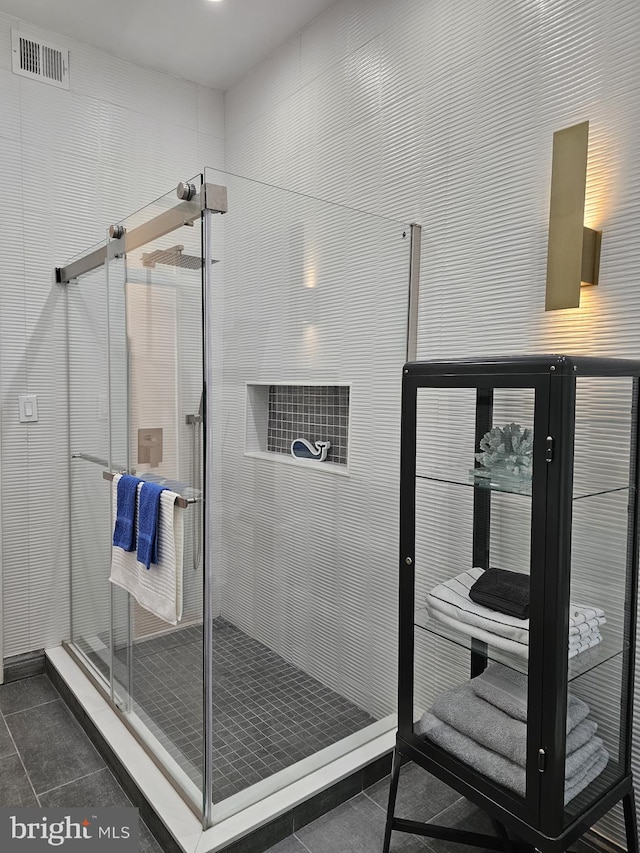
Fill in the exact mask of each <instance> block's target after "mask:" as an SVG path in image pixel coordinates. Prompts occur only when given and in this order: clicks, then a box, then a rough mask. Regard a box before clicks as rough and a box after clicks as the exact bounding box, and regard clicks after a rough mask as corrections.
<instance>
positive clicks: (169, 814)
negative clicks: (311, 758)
mask: <svg viewBox="0 0 640 853" xmlns="http://www.w3.org/2000/svg"><path fill="white" fill-rule="evenodd" d="M46 656H47V669H48V671H49V672H50V674H51V676H52V677H53V680H54V682H55V683H56V684H57V685H58V686H59V687H60V688H61V692H62V696H63V698H64V699H66V700H67V702H68V704H69V705H70V707H71V710H72V711H73V712H74V714H75V715H76V717H77V718H78V719H79V721H80V723H81V724H82V725H83V727H84V728H85V729H86V730H88V733H89V734H90V735H92V736H93V738H94V739H95V740H96V741H97V742H98V743H97V744H96V745H97V746H100V745H102V746H103V750H104V751H105V752H106V755H105V756H104V757H105V758H106V760H107V763H108V764H109V765H110V767H111V769H112V770H113V771H114V773H115V775H116V777H117V778H118V780H119V781H120V782H121V784H122V785H123V787H124V788H125V791H126V793H127V794H128V795H129V797H130V798H131V799H132V801H133V802H134V804H135V805H136V806H138V808H139V809H140V813H141V816H142V817H143V818H144V819H145V821H146V822H147V824H148V825H149V826H150V828H151V829H152V831H153V832H154V834H155V835H156V837H157V838H158V840H159V841H160V843H161V844H162V845H163V846H164V847H165V849H166V850H168V851H169V850H173V851H175V853H216V851H224V850H226V849H227V848H229V847H231V845H233V847H232V848H231V849H232V850H234V851H236V850H241V849H242V847H240V846H238V847H236V845H235V844H234V842H237V841H239V840H240V839H242V838H245V837H246V836H248V835H251V838H252V843H251V849H252V850H256V851H257V850H266V849H267V848H268V847H270V846H272V845H274V844H277V843H278V841H280V840H282V839H283V838H285V837H287V836H288V835H291V834H292V833H293V831H294V828H296V827H298V828H299V826H301V825H304V823H308V822H309V820H313V819H314V818H315V817H319V816H320V815H321V814H323V813H324V812H326V811H329V810H330V809H331V808H333V807H334V806H335V805H337V804H338V802H340V801H344V800H346V799H349V798H350V797H351V796H355V795H356V794H357V793H358V792H359V790H361V789H362V787H366V786H367V785H369V784H372V782H373V781H375V780H376V778H381V777H382V776H384V775H385V773H386V763H387V756H388V754H389V753H390V752H391V750H392V749H393V746H394V743H395V733H396V720H395V718H393V717H389V718H387V720H385V724H386V725H385V726H384V729H385V730H384V731H382V733H380V734H378V735H377V736H376V737H374V738H373V739H371V740H370V741H368V742H367V743H365V744H362V745H360V746H357V747H356V748H354V749H353V750H352V751H351V752H349V753H348V754H347V755H343V756H341V757H339V758H336V759H335V760H334V761H331V762H329V763H327V764H326V765H325V766H323V767H321V768H319V769H316V770H313V771H312V772H310V773H308V774H307V775H305V776H304V777H303V778H301V779H298V780H297V781H294V782H292V783H291V784H289V785H286V786H284V787H282V788H280V789H279V790H278V791H276V792H274V793H270V794H266V795H265V796H264V797H263V798H262V799H261V800H259V801H258V802H254V803H252V804H250V805H248V806H247V807H246V808H244V809H242V810H240V811H236V812H235V813H234V814H231V815H230V816H228V817H222V818H221V819H220V820H219V821H218V822H216V823H215V825H214V826H213V827H211V828H210V829H207V830H203V829H202V824H201V821H200V819H199V818H198V817H197V816H196V815H195V814H194V812H193V810H192V808H191V807H190V806H189V805H188V804H187V803H186V802H185V800H184V799H183V798H182V797H181V796H180V795H179V794H178V793H177V791H176V790H175V789H174V787H173V786H172V785H171V784H170V782H169V781H168V779H167V778H166V776H165V775H164V774H163V773H162V772H161V770H160V769H159V768H158V766H157V765H156V764H155V763H154V761H153V760H152V759H151V758H150V757H149V755H148V754H147V753H146V751H145V750H144V748H143V747H142V746H141V744H140V743H139V742H138V740H137V739H136V737H135V736H134V735H133V734H132V732H131V731H130V730H129V728H128V727H127V726H126V725H125V723H124V722H123V721H122V719H121V717H120V715H119V714H118V713H117V712H116V711H115V710H114V709H113V707H112V706H111V705H110V703H109V702H108V701H107V698H106V697H105V696H104V694H103V693H102V692H101V691H100V690H99V689H98V688H97V687H96V686H95V685H94V684H93V683H92V681H91V680H90V679H89V678H88V676H87V675H86V674H85V673H84V671H83V670H82V668H81V667H80V666H79V665H78V664H77V663H76V662H75V660H74V659H73V657H72V656H71V654H69V652H67V651H66V649H64V648H63V647H61V646H60V647H56V648H52V649H48V650H47V651H46ZM101 751H102V750H101ZM329 789H331V792H332V793H333V794H334V795H335V796H329V793H330V792H329ZM325 792H326V793H325ZM314 798H315V799H314ZM309 801H311V802H309ZM305 804H307V805H306V806H305ZM217 811H218V814H221V815H224V803H221V804H220V809H218V810H217ZM298 821H300V822H298ZM261 836H263V839H262V840H261Z"/></svg>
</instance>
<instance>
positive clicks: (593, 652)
mask: <svg viewBox="0 0 640 853" xmlns="http://www.w3.org/2000/svg"><path fill="white" fill-rule="evenodd" d="M414 625H415V627H416V628H420V629H422V630H423V631H426V632H427V633H429V634H431V635H433V636H436V637H440V638H441V639H444V640H448V641H449V642H451V643H455V644H456V645H457V646H459V647H460V648H463V649H466V650H467V651H469V652H470V651H471V644H472V642H473V640H474V638H473V637H471V636H470V635H469V634H465V633H463V632H461V631H456V629H455V628H453V627H450V626H449V625H445V624H444V623H443V622H440V620H438V619H434V618H433V617H432V616H430V614H429V612H428V611H427V609H426V607H420V608H418V609H416V611H415V617H414ZM476 642H482V641H479V640H477V641H476ZM627 648H628V644H625V643H624V642H623V641H622V640H620V639H618V638H616V637H614V636H612V635H611V634H607V631H606V625H605V626H604V628H603V631H602V642H601V643H599V644H598V645H597V646H594V647H593V648H592V649H587V651H585V652H581V653H580V654H579V655H576V656H575V657H573V658H570V659H569V676H568V680H569V681H570V682H571V681H574V680H575V679H576V678H580V676H581V675H584V674H585V672H590V671H591V670H592V669H595V668H596V667H598V666H601V664H603V663H606V661H609V660H611V659H612V658H615V657H617V656H618V655H620V654H622V653H623V652H624V651H626V649H627ZM487 657H488V659H489V660H490V661H496V662H497V663H501V664H504V665H505V666H508V667H510V669H515V670H517V671H518V672H524V673H526V672H527V670H528V661H527V658H524V657H521V656H519V655H516V654H512V653H510V652H507V651H504V650H503V649H500V648H498V647H496V646H491V645H488V646H487Z"/></svg>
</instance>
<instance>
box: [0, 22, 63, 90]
mask: <svg viewBox="0 0 640 853" xmlns="http://www.w3.org/2000/svg"><path fill="white" fill-rule="evenodd" d="M11 48H12V60H13V72H14V74H20V75H21V76H22V77H30V78H31V79H32V80H40V81H41V82H42V83H48V84H49V85H50V86H57V87H58V88H59V89H68V88H69V51H68V50H62V49H61V48H59V47H56V46H55V45H54V44H50V43H48V42H44V41H41V40H40V39H34V38H32V37H30V36H27V35H25V34H24V33H19V32H18V31H17V30H11Z"/></svg>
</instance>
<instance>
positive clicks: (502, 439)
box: [475, 424, 533, 478]
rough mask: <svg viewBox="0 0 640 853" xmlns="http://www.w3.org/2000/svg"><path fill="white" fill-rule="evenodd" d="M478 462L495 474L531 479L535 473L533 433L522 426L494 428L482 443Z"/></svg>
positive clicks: (483, 438) (477, 454)
mask: <svg viewBox="0 0 640 853" xmlns="http://www.w3.org/2000/svg"><path fill="white" fill-rule="evenodd" d="M480 450H481V451H482V452H481V453H476V454H475V457H476V460H477V461H478V462H479V463H480V464H481V465H483V466H484V467H485V468H486V469H488V470H491V471H492V472H495V473H505V474H510V475H511V476H515V477H522V478H530V477H531V474H532V471H533V431H532V430H530V429H529V428H527V427H525V428H524V429H523V428H522V427H521V426H520V424H506V425H505V426H503V427H493V429H490V430H489V432H487V433H485V434H484V436H483V437H482V439H481V441H480Z"/></svg>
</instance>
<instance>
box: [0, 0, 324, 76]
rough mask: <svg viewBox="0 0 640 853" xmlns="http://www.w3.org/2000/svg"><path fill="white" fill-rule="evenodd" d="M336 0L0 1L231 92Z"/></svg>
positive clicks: (81, 37)
mask: <svg viewBox="0 0 640 853" xmlns="http://www.w3.org/2000/svg"><path fill="white" fill-rule="evenodd" d="M334 2H335V0H221V2H210V0H109V2H105V0H53V2H52V0H0V12H5V13H6V14H8V15H12V16H14V17H16V18H20V19H22V20H23V21H27V22H28V23H32V24H36V25H37V26H39V27H42V28H44V29H47V30H52V31H54V32H57V33H62V34H63V35H65V36H69V37H70V38H73V39H77V40H78V41H81V42H85V43H86V44H91V45H94V46H95V47H98V48H100V49H102V50H105V51H107V52H108V53H111V54H113V55H115V56H120V57H122V58H123V59H128V60H129V61H130V62H135V63H136V65H142V66H145V67H148V68H155V69H157V70H159V71H164V72H166V73H168V74H173V75H174V76H176V77H183V78H184V79H186V80H192V81H194V82H196V83H201V84H202V85H204V86H209V87H210V88H212V89H222V90H225V89H228V88H229V86H231V85H232V84H233V83H234V82H235V81H236V80H238V79H239V78H240V77H242V76H243V75H244V74H245V73H246V72H247V71H248V70H249V69H250V68H252V67H253V66H254V65H256V64H257V63H259V62H261V61H262V60H263V59H265V58H266V57H267V56H269V54H270V53H272V52H273V51H274V50H275V49H276V48H277V47H279V46H280V45H281V44H282V43H283V42H284V41H286V40H287V39H288V38H290V37H291V36H293V35H295V34H296V33H297V32H298V31H299V30H301V29H302V28H303V27H304V26H305V25H306V24H308V23H309V22H310V21H312V20H313V19H314V18H316V17H317V16H318V15H319V14H320V13H321V12H322V11H323V10H324V9H326V8H327V7H328V6H330V5H331V4H332V3H334Z"/></svg>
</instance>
